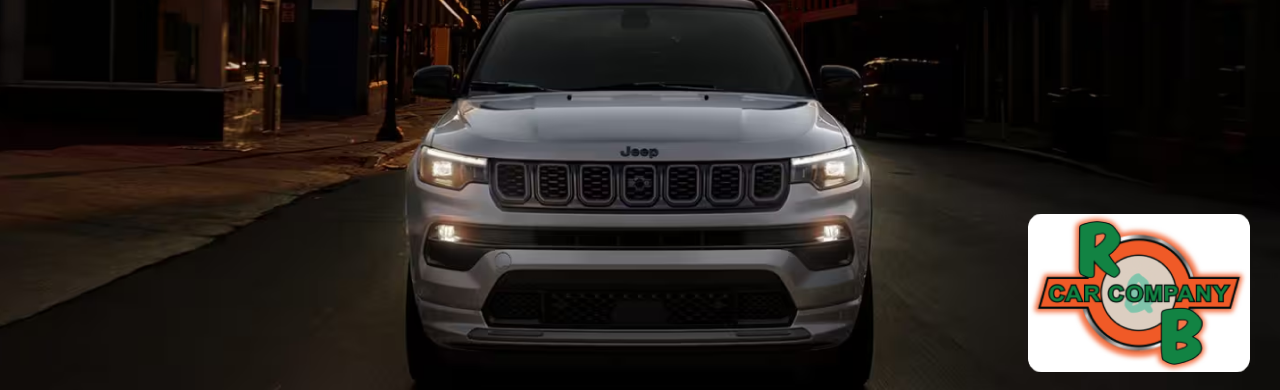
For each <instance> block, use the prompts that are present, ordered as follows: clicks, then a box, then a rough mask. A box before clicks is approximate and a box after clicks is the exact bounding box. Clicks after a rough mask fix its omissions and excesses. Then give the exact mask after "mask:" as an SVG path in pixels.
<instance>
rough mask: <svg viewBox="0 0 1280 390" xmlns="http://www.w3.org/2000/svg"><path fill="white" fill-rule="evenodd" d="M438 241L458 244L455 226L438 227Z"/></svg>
mask: <svg viewBox="0 0 1280 390" xmlns="http://www.w3.org/2000/svg"><path fill="white" fill-rule="evenodd" d="M436 239H438V240H440V241H445V242H458V240H459V239H460V238H458V233H457V231H456V230H454V228H453V225H437V226H436Z"/></svg>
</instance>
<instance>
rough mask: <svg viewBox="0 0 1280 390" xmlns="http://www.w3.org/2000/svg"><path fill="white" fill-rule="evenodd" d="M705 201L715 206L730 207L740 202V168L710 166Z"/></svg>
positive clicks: (736, 166)
mask: <svg viewBox="0 0 1280 390" xmlns="http://www.w3.org/2000/svg"><path fill="white" fill-rule="evenodd" d="M707 181H708V183H707V184H708V185H707V187H708V189H707V200H708V201H710V202H711V204H714V205H716V206H732V205H735V204H737V203H738V202H741V201H742V187H743V186H742V181H743V180H742V167H741V166H738V165H712V166H711V172H710V178H709V179H708V180H707Z"/></svg>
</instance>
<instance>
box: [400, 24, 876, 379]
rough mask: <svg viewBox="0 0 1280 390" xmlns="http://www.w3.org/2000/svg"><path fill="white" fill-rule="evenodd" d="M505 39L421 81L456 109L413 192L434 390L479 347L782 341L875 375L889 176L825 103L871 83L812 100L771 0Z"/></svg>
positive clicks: (417, 286) (505, 31) (417, 283)
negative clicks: (879, 247) (884, 183)
mask: <svg viewBox="0 0 1280 390" xmlns="http://www.w3.org/2000/svg"><path fill="white" fill-rule="evenodd" d="M488 29H489V30H488V31H487V32H486V34H485V35H484V38H483V40H482V41H481V42H480V45H479V48H478V51H477V55H476V56H475V58H473V60H472V62H471V64H470V66H469V68H468V69H469V71H467V72H463V74H456V73H455V72H454V69H453V68H452V67H449V66H432V67H428V68H424V69H422V70H419V71H418V72H417V74H415V75H414V92H415V93H416V94H418V95H420V96H426V97H434V98H448V99H452V100H453V101H454V105H453V107H452V108H451V109H450V110H449V111H448V112H447V113H445V114H444V115H443V116H442V117H441V119H440V121H439V122H438V123H436V124H435V125H434V127H433V128H432V129H431V131H430V132H429V133H428V134H427V135H426V137H425V138H424V139H423V140H422V147H421V148H420V150H419V151H418V152H417V155H416V156H415V158H414V160H413V163H412V164H411V165H410V167H409V170H408V173H409V174H408V175H407V177H406V179H407V181H408V186H407V189H408V194H407V197H406V199H407V204H406V210H405V211H406V218H405V221H406V230H407V232H408V237H409V239H410V245H411V252H410V253H411V254H412V256H411V259H410V261H409V277H408V287H409V288H408V294H407V302H406V303H407V305H406V306H407V316H406V318H407V323H406V325H407V329H406V330H407V332H408V333H407V342H408V352H409V363H410V364H409V365H410V368H411V371H412V374H413V376H414V377H415V378H416V379H417V380H419V381H425V380H428V379H430V380H432V381H435V380H437V379H438V377H441V376H446V375H447V374H448V373H449V372H450V370H449V369H447V368H445V367H450V365H452V364H456V363H457V362H458V361H459V360H458V359H453V358H451V357H450V356H451V354H458V353H460V352H459V351H479V350H483V351H485V352H484V353H502V352H503V351H506V350H521V349H541V350H560V351H565V350H575V351H577V350H582V349H584V348H585V349H588V350H590V349H593V348H596V349H601V350H602V349H604V348H609V350H611V351H614V350H617V349H623V350H624V351H625V350H626V349H627V348H636V349H639V348H644V349H654V348H658V349H671V350H674V351H689V350H705V349H710V348H716V349H721V348H726V349H731V350H732V349H735V348H750V349H752V350H759V349H761V348H764V349H767V350H771V351H772V350H776V351H779V352H781V351H794V350H797V349H799V350H802V351H808V352H803V353H806V354H811V355H812V356H817V359H811V361H812V360H816V361H817V363H814V364H830V365H833V366H839V367H838V368H839V369H835V370H825V371H826V372H830V373H833V374H838V375H839V376H840V378H841V379H842V381H844V382H845V383H848V382H847V381H849V380H851V379H852V380H854V381H855V382H856V383H864V382H865V381H866V379H867V376H868V375H869V373H870V368H871V356H872V340H873V336H872V324H873V320H872V314H873V313H872V312H873V310H872V301H871V290H872V288H871V287H872V283H871V261H870V253H871V248H870V245H871V211H872V210H871V176H870V170H869V169H868V167H867V165H866V163H865V161H864V160H863V158H862V156H861V153H860V151H859V148H858V146H857V144H856V143H855V142H854V141H853V139H852V138H851V137H850V136H849V134H848V131H847V130H846V129H845V128H844V126H843V125H841V124H840V123H839V122H838V121H837V120H836V119H834V118H833V117H832V116H831V115H830V114H829V113H827V112H826V110H824V109H823V108H822V106H821V104H819V103H818V100H817V97H818V94H822V96H823V98H824V99H831V98H836V99H840V98H854V97H856V96H857V95H859V94H861V88H860V77H859V76H858V74H857V72H855V71H854V70H852V69H850V68H847V67H842V66H824V67H822V68H821V70H820V71H819V72H818V78H819V79H820V81H819V82H818V87H817V88H815V87H814V85H813V83H811V82H810V77H809V75H808V72H807V71H806V70H805V67H804V65H803V63H802V62H801V60H800V56H799V54H798V52H797V51H796V49H795V48H794V46H793V45H792V44H791V42H790V40H789V38H788V37H787V35H786V33H785V31H784V30H783V28H782V25H781V23H780V22H779V21H778V19H777V17H776V16H775V15H774V14H773V13H772V12H771V11H770V10H769V9H768V8H767V7H766V6H765V5H764V4H763V3H761V2H759V1H754V0H634V1H625V0H523V1H520V0H516V1H512V2H510V3H508V4H507V5H506V6H505V7H504V8H503V10H502V11H501V12H500V13H499V14H498V16H497V17H496V19H495V20H494V21H493V23H492V26H489V27H488ZM815 89H816V90H815ZM462 353H474V352H462ZM833 368H835V367H833ZM817 371H819V372H822V371H824V370H817Z"/></svg>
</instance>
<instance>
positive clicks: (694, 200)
mask: <svg viewBox="0 0 1280 390" xmlns="http://www.w3.org/2000/svg"><path fill="white" fill-rule="evenodd" d="M666 184H667V189H666V198H667V204H670V205H672V206H677V207H687V206H693V205H696V204H698V200H699V198H701V197H702V185H701V184H702V177H701V175H699V174H698V166H697V165H671V166H668V167H667V181H666Z"/></svg>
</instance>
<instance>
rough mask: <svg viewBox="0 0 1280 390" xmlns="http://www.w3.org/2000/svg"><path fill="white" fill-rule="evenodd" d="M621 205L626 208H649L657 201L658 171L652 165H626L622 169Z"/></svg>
mask: <svg viewBox="0 0 1280 390" xmlns="http://www.w3.org/2000/svg"><path fill="white" fill-rule="evenodd" d="M622 188H623V190H622V203H626V204H627V205H628V206H636V207H643V206H651V205H653V204H654V203H657V201H658V191H657V188H658V169H657V168H656V167H654V166H652V165H627V166H625V167H623V168H622Z"/></svg>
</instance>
